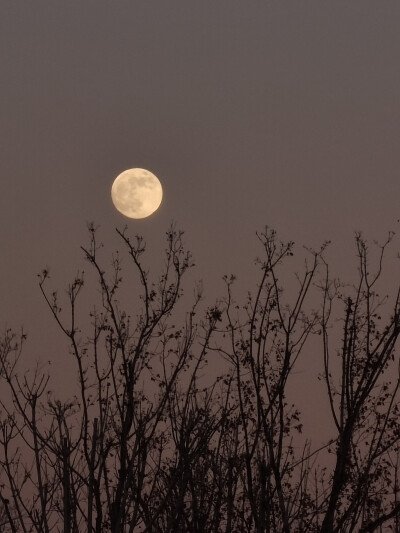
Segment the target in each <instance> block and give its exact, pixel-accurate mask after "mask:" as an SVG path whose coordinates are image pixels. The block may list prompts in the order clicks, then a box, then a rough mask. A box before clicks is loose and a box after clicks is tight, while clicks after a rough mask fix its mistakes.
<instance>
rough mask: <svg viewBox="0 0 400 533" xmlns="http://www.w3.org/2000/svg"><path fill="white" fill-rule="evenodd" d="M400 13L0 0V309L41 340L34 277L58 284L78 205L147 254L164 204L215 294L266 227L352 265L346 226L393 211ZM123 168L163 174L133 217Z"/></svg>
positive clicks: (385, 226)
mask: <svg viewBox="0 0 400 533" xmlns="http://www.w3.org/2000/svg"><path fill="white" fill-rule="evenodd" d="M399 23H400V3H399V2H398V1H397V0H396V1H389V0H385V1H384V2H377V1H368V0H352V1H351V2H348V1H347V0H346V1H335V2H320V1H301V2H298V1H290V2H289V1H279V2H272V1H266V0H263V1H261V0H260V1H246V2H244V1H243V0H229V1H228V0H218V1H215V0H202V1H197V0H180V1H178V0H168V1H165V0H157V1H151V0H143V1H136V0H129V1H116V2H111V1H103V0H85V1H78V0H76V1H68V2H66V1H64V2H62V1H54V0H48V1H42V0H35V2H32V1H31V0H26V1H3V2H1V3H0V72H1V83H0V146H1V157H0V176H1V181H0V183H1V194H0V217H1V222H2V223H1V225H0V242H1V248H2V261H1V276H0V292H1V302H2V306H1V308H2V312H1V317H0V319H1V324H2V325H3V324H5V323H7V324H9V325H11V326H13V327H18V326H19V325H21V324H23V325H24V326H25V327H26V329H27V330H28V332H30V334H31V339H32V344H31V346H32V350H33V349H35V350H36V349H37V350H39V348H37V347H38V346H40V350H43V351H44V354H45V356H46V357H47V356H48V352H49V351H50V349H49V348H46V343H44V344H43V338H48V337H49V338H50V337H51V335H52V334H53V333H52V332H53V329H51V326H49V324H51V321H50V318H49V316H48V312H47V310H46V309H45V307H44V304H43V302H42V300H41V298H40V296H39V291H38V288H37V284H36V277H35V276H36V273H37V272H38V271H40V269H41V268H42V267H43V266H45V265H48V266H50V267H51V271H52V273H53V278H54V283H55V284H56V285H59V286H63V285H65V284H66V283H67V281H68V280H69V279H70V278H71V277H72V276H73V275H74V274H75V272H76V270H77V268H78V267H79V266H81V264H82V262H81V260H80V258H81V253H80V250H79V246H80V245H81V244H82V243H85V242H86V232H85V226H86V222H87V221H95V222H96V223H98V224H99V225H100V226H101V228H102V229H101V232H102V236H103V238H104V240H105V241H106V242H107V243H109V245H110V248H111V249H113V248H115V246H116V244H115V243H116V238H115V237H114V234H113V229H114V227H115V226H119V227H122V226H123V225H124V224H125V223H128V227H129V230H130V231H131V233H132V234H134V233H137V232H139V233H141V234H143V235H144V236H145V237H146V238H147V240H148V241H149V246H150V247H151V248H152V249H153V250H156V251H157V250H159V249H160V247H161V246H162V239H163V238H164V233H165V230H166V229H167V226H168V224H169V222H170V221H171V220H172V219H173V220H175V221H176V223H177V225H178V226H179V227H180V228H182V229H184V230H185V232H186V236H187V243H188V245H189V246H190V248H191V249H192V250H193V252H194V255H195V258H196V263H197V265H198V269H197V273H196V276H197V277H198V278H204V280H205V287H206V292H207V291H208V294H209V295H210V297H211V299H213V298H214V297H215V295H216V293H217V292H218V291H219V290H220V288H221V287H222V285H221V283H220V281H219V280H220V278H221V276H222V275H223V274H224V273H226V272H229V273H230V272H234V273H236V274H238V275H239V284H240V283H243V287H244V286H245V285H246V284H247V283H248V281H249V279H250V278H251V277H252V275H251V273H252V272H253V270H252V259H253V257H254V256H255V255H257V253H258V252H259V250H258V248H257V241H256V238H255V232H256V230H260V229H262V228H263V227H264V225H265V224H268V225H270V226H272V227H274V228H276V229H277V230H278V232H279V234H280V236H281V237H282V238H283V239H293V240H294V241H296V242H297V243H299V245H301V244H307V245H311V246H316V245H318V243H320V242H322V241H323V240H325V239H331V240H332V241H333V246H332V253H331V256H332V260H333V263H334V267H336V268H337V269H338V271H339V272H341V271H342V270H345V268H344V265H347V264H350V263H351V264H353V258H352V257H351V256H350V255H349V251H350V250H352V246H351V243H352V235H353V231H354V230H358V229H362V230H363V231H364V232H365V234H366V235H367V236H368V237H370V238H371V239H374V238H384V236H385V235H386V232H387V230H389V229H397V228H398V223H397V222H396V221H397V219H398V218H399V217H400V211H399V192H400V180H399V177H398V169H399V167H400V150H399V140H400V120H399V119H400V113H399V111H400V33H399ZM131 167H143V168H147V169H149V170H150V171H152V172H154V173H155V174H156V175H157V176H158V177H159V179H160V180H161V182H162V184H163V187H164V202H163V204H162V207H161V208H160V210H159V211H158V212H157V214H156V215H154V216H152V217H150V218H148V219H144V220H141V221H129V220H128V219H125V218H124V217H122V216H121V215H119V213H118V212H116V211H115V209H114V208H113V205H112V203H111V200H110V187H111V184H112V181H113V179H114V178H115V177H116V175H118V174H119V173H120V172H122V171H123V170H125V169H126V168H131ZM396 275H397V273H396ZM49 332H51V335H50V333H49ZM47 334H48V335H47ZM38 341H40V343H39V342H38ZM49 342H50V341H49ZM40 350H39V351H40ZM35 353H36V352H35Z"/></svg>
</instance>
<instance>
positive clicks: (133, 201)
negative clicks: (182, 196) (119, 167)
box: [111, 168, 163, 218]
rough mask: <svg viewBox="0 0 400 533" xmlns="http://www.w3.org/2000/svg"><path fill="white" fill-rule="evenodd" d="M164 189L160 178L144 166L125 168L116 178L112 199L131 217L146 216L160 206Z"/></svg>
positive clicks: (121, 210)
mask: <svg viewBox="0 0 400 533" xmlns="http://www.w3.org/2000/svg"><path fill="white" fill-rule="evenodd" d="M162 197H163V190H162V187H161V183H160V180H159V179H158V178H157V177H156V176H155V175H154V174H153V173H152V172H149V171H148V170H145V169H144V168H131V169H129V170H125V172H122V174H120V175H119V176H117V177H116V178H115V180H114V183H113V184H112V187H111V199H112V201H113V204H114V206H115V207H116V209H118V211H119V212H120V213H122V214H123V215H125V216H126V217H129V218H146V217H148V216H150V215H152V214H153V213H154V212H155V211H157V209H158V208H159V207H160V204H161V201H162Z"/></svg>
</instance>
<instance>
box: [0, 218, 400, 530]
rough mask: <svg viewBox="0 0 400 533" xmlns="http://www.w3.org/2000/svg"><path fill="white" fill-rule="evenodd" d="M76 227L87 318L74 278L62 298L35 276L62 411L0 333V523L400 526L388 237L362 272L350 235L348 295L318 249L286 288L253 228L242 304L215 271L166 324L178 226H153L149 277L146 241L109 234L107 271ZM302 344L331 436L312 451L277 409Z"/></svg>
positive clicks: (181, 260)
mask: <svg viewBox="0 0 400 533" xmlns="http://www.w3.org/2000/svg"><path fill="white" fill-rule="evenodd" d="M89 229H90V243H89V246H88V247H86V248H82V250H83V253H84V255H85V257H86V259H87V261H88V263H89V266H90V269H89V276H90V277H91V276H94V277H95V278H96V280H97V287H98V292H97V293H96V294H98V295H99V301H98V302H96V303H94V305H93V307H92V310H91V312H90V316H89V317H86V318H85V317H83V316H82V309H84V308H85V297H84V294H85V288H86V287H85V278H84V276H83V274H82V275H81V274H79V275H77V276H76V278H75V279H74V280H73V282H72V283H71V284H70V286H69V287H68V291H67V296H66V301H65V298H61V296H62V293H60V294H59V293H58V292H57V291H54V290H53V289H51V288H50V280H49V274H48V272H47V271H43V272H42V274H41V275H40V279H39V287H40V290H41V291H42V294H43V297H44V299H45V301H46V302H47V305H48V308H49V312H50V313H51V314H52V316H53V318H54V320H55V321H56V323H57V324H58V327H59V330H60V332H61V333H62V335H63V336H64V338H65V339H66V340H67V344H68V347H69V355H68V357H69V358H70V361H71V364H74V365H75V368H76V375H77V383H78V386H77V389H76V391H75V392H76V393H75V394H74V395H72V396H71V398H70V399H69V400H68V401H64V400H61V399H60V398H59V397H58V396H57V394H55V393H54V392H51V391H52V389H51V376H50V374H49V371H48V369H46V367H40V366H37V367H36V368H35V369H34V370H32V369H31V372H30V373H27V374H25V373H24V372H23V370H21V369H23V368H24V364H23V346H24V341H25V335H24V334H23V333H22V334H20V335H18V334H16V333H14V332H12V331H10V330H8V331H6V332H5V333H4V335H3V336H2V339H1V347H0V363H1V378H0V379H1V388H0V399H1V417H0V530H1V531H4V532H13V533H16V532H26V533H27V532H37V533H50V532H57V531H60V532H61V531H63V532H64V533H78V532H93V533H101V532H107V531H110V532H112V533H122V532H124V533H125V532H132V533H133V532H135V533H136V532H148V533H161V532H162V533H166V532H171V533H173V532H193V533H195V532H196V533H197V532H198V533H206V532H210V533H211V532H212V533H219V532H221V533H234V532H235V533H242V532H257V533H267V532H274V533H275V532H284V533H289V532H321V533H333V532H346V533H347V532H353V531H354V532H363V533H366V532H373V531H397V532H398V531H400V502H399V500H398V494H399V486H398V484H399V479H398V470H399V469H398V467H399V439H400V422H399V401H398V393H399V390H398V389H399V383H400V382H399V371H398V365H399V358H398V350H397V349H396V347H397V342H398V336H399V333H400V314H399V313H400V302H399V293H398V288H397V287H396V288H395V289H394V290H395V292H393V293H392V294H391V295H390V297H387V298H383V297H380V296H379V294H378V289H377V287H378V284H379V282H380V280H381V277H382V268H383V261H384V255H385V251H386V250H387V249H388V247H389V245H390V242H391V236H390V237H389V239H388V241H387V242H386V243H385V244H384V245H383V246H382V247H380V249H379V258H378V262H377V263H378V265H377V267H376V268H373V266H371V265H370V257H369V256H370V255H371V254H370V253H369V251H368V248H367V244H366V242H365V240H364V239H363V238H362V237H361V235H357V236H356V250H357V258H358V270H357V283H356V284H355V285H351V286H344V285H342V284H341V283H339V282H338V281H337V280H335V279H332V278H331V277H330V273H329V269H328V265H327V263H326V261H325V247H322V248H321V249H320V250H318V251H312V250H308V251H307V257H306V262H305V266H304V269H303V272H302V274H299V275H297V289H294V290H293V289H290V294H287V293H288V291H287V290H285V284H284V282H283V278H282V275H283V273H282V269H284V268H287V267H286V263H287V262H288V261H290V256H292V255H293V244H292V243H287V244H284V243H281V242H280V241H279V240H278V239H277V237H276V235H275V233H274V232H273V231H271V230H268V229H267V230H266V231H265V233H263V234H261V235H259V240H260V244H261V246H262V250H263V254H262V257H261V259H260V260H259V273H260V274H259V280H258V284H257V285H256V286H255V292H254V293H253V294H252V295H249V297H248V299H247V301H246V302H245V303H244V305H238V303H237V302H236V301H235V295H234V293H235V290H234V288H235V285H234V278H233V277H226V278H225V283H226V295H225V297H224V298H223V300H221V301H220V302H218V303H216V304H215V305H212V306H211V307H209V308H208V309H205V310H204V302H203V300H202V294H201V291H200V289H198V290H197V291H196V292H195V295H194V300H193V302H192V303H191V305H190V307H189V309H188V311H187V313H186V314H185V315H184V316H183V318H182V319H180V318H179V311H178V310H177V303H178V301H179V300H180V299H181V297H182V279H183V277H184V276H185V274H186V272H187V271H188V270H189V269H190V268H191V266H192V259H191V256H190V254H189V253H188V252H187V251H186V250H185V248H184V245H183V242H182V234H181V233H180V232H177V231H175V229H174V228H171V229H170V230H169V231H168V232H167V239H166V242H167V247H166V250H165V263H164V266H163V271H162V273H161V275H160V277H159V278H158V279H156V280H152V278H151V277H150V274H149V272H148V271H147V269H146V267H145V266H144V253H145V243H144V242H143V239H142V238H140V237H135V238H134V239H131V238H130V237H129V236H128V234H127V233H126V232H125V231H124V232H118V233H119V235H120V237H121V242H122V244H123V249H124V251H125V252H126V257H125V256H124V261H122V259H121V258H120V255H119V254H117V253H116V254H114V255H113V256H112V261H111V267H110V268H108V267H107V268H106V267H105V266H104V259H103V255H102V253H101V250H100V248H101V246H100V245H99V243H98V242H97V240H96V239H97V236H96V231H95V229H94V228H93V227H90V228H89ZM122 264H124V270H123V269H122ZM127 272H134V273H135V274H136V277H137V282H138V283H137V285H136V286H133V285H132V283H131V282H128V281H127V279H126V278H125V275H126V273H127ZM283 277H284V276H283ZM135 287H136V289H135ZM138 287H140V291H141V292H140V296H139V297H137V295H136V293H135V290H137V288H138ZM296 291H297V292H296ZM130 294H132V296H130ZM316 295H319V296H318V300H317V299H316ZM60 299H63V300H64V301H62V302H60ZM126 301H127V302H128V306H127V307H126V308H125V306H124V305H123V302H126ZM288 302H291V303H288ZM179 323H180V324H181V325H178V324H179ZM316 339H317V341H318V343H316V342H315V340H316ZM310 341H312V349H313V350H317V355H318V357H319V361H320V364H321V376H320V378H321V379H322V380H323V381H324V384H325V391H326V398H327V401H328V403H329V406H330V411H331V416H332V433H331V435H330V436H329V437H328V438H327V439H326V440H325V441H324V442H323V443H320V442H318V443H316V444H314V443H313V442H311V441H310V439H308V438H307V436H306V435H304V434H303V423H302V414H301V412H300V411H299V409H298V408H297V406H296V405H295V404H293V402H292V401H290V400H289V396H290V394H289V389H290V381H291V377H292V375H293V373H294V369H295V368H296V364H297V363H298V362H299V361H300V360H301V358H302V357H303V354H304V352H305V350H306V349H310V348H309V344H310ZM43 342H44V343H45V339H44V341H43ZM62 346H64V345H62ZM316 346H317V348H316ZM61 349H64V348H63V347H62V348H61ZM211 360H212V361H211ZM25 364H26V363H25ZM216 367H218V368H220V369H221V371H220V372H219V374H218V376H215V368H216ZM303 379H304V380H305V381H306V383H307V385H306V386H310V387H312V385H309V382H310V380H311V376H309V377H303Z"/></svg>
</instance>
